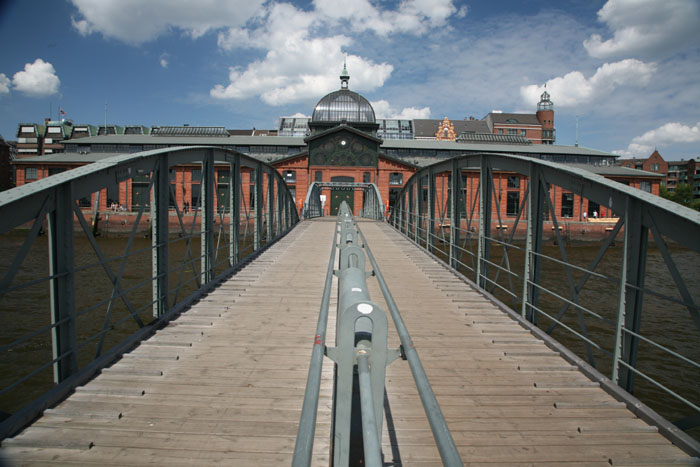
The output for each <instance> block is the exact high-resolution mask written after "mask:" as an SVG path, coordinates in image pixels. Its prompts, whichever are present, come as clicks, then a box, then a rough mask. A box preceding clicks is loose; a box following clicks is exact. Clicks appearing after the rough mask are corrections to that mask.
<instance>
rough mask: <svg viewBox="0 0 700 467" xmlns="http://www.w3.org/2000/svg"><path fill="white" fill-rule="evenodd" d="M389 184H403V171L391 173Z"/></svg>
mask: <svg viewBox="0 0 700 467" xmlns="http://www.w3.org/2000/svg"><path fill="white" fill-rule="evenodd" d="M389 185H403V174H402V173H401V172H392V173H390V174H389Z"/></svg>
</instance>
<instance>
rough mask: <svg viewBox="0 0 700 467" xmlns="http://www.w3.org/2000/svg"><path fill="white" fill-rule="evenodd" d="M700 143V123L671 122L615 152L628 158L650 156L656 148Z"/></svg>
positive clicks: (638, 137)
mask: <svg viewBox="0 0 700 467" xmlns="http://www.w3.org/2000/svg"><path fill="white" fill-rule="evenodd" d="M698 142H700V122H698V123H696V124H695V126H688V125H684V124H682V123H679V122H670V123H666V124H664V125H661V126H660V127H658V128H656V129H655V130H649V131H647V132H646V133H644V134H643V135H641V136H637V137H635V138H634V139H632V142H631V143H630V144H629V146H628V147H627V149H621V150H618V151H615V152H616V153H617V154H622V155H628V156H643V155H649V154H650V153H651V151H653V149H654V148H661V147H665V146H671V145H674V144H682V143H698Z"/></svg>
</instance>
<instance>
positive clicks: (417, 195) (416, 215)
mask: <svg viewBox="0 0 700 467" xmlns="http://www.w3.org/2000/svg"><path fill="white" fill-rule="evenodd" d="M414 185H415V187H416V189H415V191H414V190H411V192H412V193H413V196H414V198H413V241H414V242H416V243H418V223H419V222H420V215H419V211H418V206H419V205H420V190H421V188H420V180H416V183H414Z"/></svg>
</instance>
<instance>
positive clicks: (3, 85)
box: [0, 73, 12, 94]
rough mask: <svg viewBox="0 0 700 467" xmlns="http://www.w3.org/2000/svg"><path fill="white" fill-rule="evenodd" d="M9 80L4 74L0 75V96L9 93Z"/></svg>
mask: <svg viewBox="0 0 700 467" xmlns="http://www.w3.org/2000/svg"><path fill="white" fill-rule="evenodd" d="M10 84H12V82H11V81H10V78H8V77H7V76H5V73H0V94H7V93H9V92H10Z"/></svg>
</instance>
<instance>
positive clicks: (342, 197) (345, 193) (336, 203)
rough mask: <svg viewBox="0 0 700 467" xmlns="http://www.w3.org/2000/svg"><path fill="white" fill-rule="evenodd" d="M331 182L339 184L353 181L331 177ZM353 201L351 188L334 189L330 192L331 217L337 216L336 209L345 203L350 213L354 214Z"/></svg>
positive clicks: (353, 191)
mask: <svg viewBox="0 0 700 467" xmlns="http://www.w3.org/2000/svg"><path fill="white" fill-rule="evenodd" d="M331 182H341V183H354V182H355V179H354V178H352V177H333V178H331ZM354 200H355V189H354V188H353V187H334V188H333V189H332V190H331V211H330V215H331V216H337V215H338V209H339V208H340V203H342V202H343V201H345V202H346V203H348V207H349V208H350V212H355V209H354V208H355V206H354V204H355V203H354Z"/></svg>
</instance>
